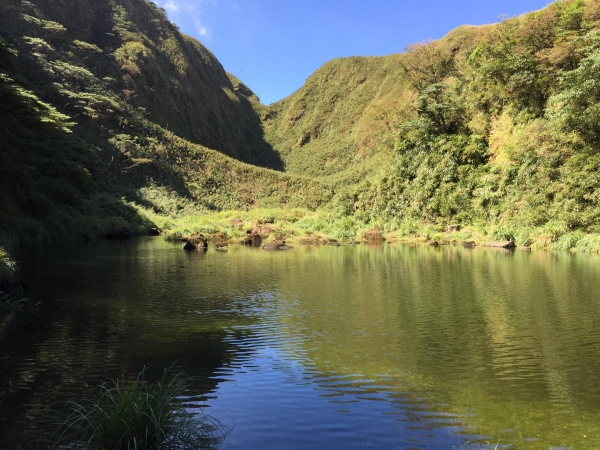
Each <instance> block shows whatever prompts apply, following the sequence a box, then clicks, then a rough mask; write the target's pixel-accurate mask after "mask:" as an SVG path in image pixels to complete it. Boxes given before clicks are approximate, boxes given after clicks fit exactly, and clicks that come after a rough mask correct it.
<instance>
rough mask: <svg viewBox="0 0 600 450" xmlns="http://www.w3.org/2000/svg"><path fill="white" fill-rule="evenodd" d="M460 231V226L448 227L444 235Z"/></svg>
mask: <svg viewBox="0 0 600 450" xmlns="http://www.w3.org/2000/svg"><path fill="white" fill-rule="evenodd" d="M460 230H462V226H461V225H448V228H446V233H453V232H454V231H460Z"/></svg>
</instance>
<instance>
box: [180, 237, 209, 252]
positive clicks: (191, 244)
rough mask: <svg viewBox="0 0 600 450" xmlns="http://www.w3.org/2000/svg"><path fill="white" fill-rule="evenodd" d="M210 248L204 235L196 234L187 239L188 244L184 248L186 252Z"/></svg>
mask: <svg viewBox="0 0 600 450" xmlns="http://www.w3.org/2000/svg"><path fill="white" fill-rule="evenodd" d="M206 248H208V240H207V239H206V238H205V237H204V235H203V234H194V235H192V236H191V237H189V238H188V239H187V242H186V243H185V245H184V246H183V249H184V250H188V251H189V250H197V249H206Z"/></svg>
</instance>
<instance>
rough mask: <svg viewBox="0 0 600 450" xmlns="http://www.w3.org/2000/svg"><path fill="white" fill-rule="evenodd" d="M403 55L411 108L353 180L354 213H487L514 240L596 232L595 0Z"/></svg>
mask: <svg viewBox="0 0 600 450" xmlns="http://www.w3.org/2000/svg"><path fill="white" fill-rule="evenodd" d="M407 56H408V57H410V58H412V59H413V61H414V62H413V63H412V64H411V65H410V67H409V69H410V70H409V71H408V72H407V76H408V77H409V80H410V83H411V86H412V90H413V91H414V92H415V100H414V102H413V105H412V107H413V111H414V114H415V116H414V119H413V120H405V121H401V122H400V123H399V124H398V126H397V131H396V137H397V141H396V146H395V149H396V156H395V158H394V161H393V164H392V165H391V167H389V168H388V169H387V170H386V171H385V172H384V173H382V174H381V176H380V177H378V178H377V179H376V180H367V181H365V182H363V183H362V184H361V185H360V186H359V187H357V188H355V192H356V196H355V200H356V201H355V202H354V203H353V204H352V205H351V208H353V209H354V210H355V211H356V214H357V216H358V217H361V220H364V221H366V222H368V221H370V220H380V221H392V222H395V223H400V222H406V221H411V220H420V221H425V222H429V223H438V224H444V223H446V224H447V223H449V222H455V221H460V222H462V223H467V224H473V223H480V224H488V225H489V226H492V227H493V230H495V231H493V234H494V236H495V237H497V238H502V239H508V238H510V239H514V240H515V241H516V242H518V243H520V244H523V245H527V244H530V243H532V242H546V243H551V242H555V241H558V242H559V243H560V242H561V241H560V239H562V238H561V236H563V235H565V233H569V232H573V231H578V232H581V231H583V232H588V233H599V232H600V227H599V226H598V223H599V221H600V197H599V195H598V193H599V191H598V185H599V184H598V181H599V180H598V173H600V158H599V156H598V155H599V150H600V147H599V143H600V127H599V125H598V124H599V123H600V115H599V110H600V108H599V106H598V105H600V89H599V87H598V86H599V85H598V73H600V72H599V68H600V2H599V1H597V0H588V1H586V0H564V1H558V2H555V3H553V4H551V5H550V6H548V7H547V8H544V9H543V10H540V11H536V12H532V13H529V14H526V15H524V16H521V17H516V18H512V19H508V20H505V21H503V22H502V23H500V24H498V25H495V26H490V27H488V28H487V29H486V30H485V35H484V37H483V39H482V40H481V41H480V42H479V44H478V45H477V46H476V47H474V48H472V49H471V50H470V51H469V52H467V53H465V54H463V55H461V54H460V53H457V54H453V53H445V52H444V51H438V50H437V49H436V48H435V47H434V46H432V45H430V46H420V47H419V46H418V47H415V48H414V49H412V51H411V52H409V54H408V55H407ZM567 236H568V235H567ZM583 237H584V236H583V234H581V233H580V234H577V235H576V236H575V237H572V236H568V238H565V239H567V240H568V242H567V240H566V241H565V242H562V244H560V246H561V248H567V249H568V248H571V246H575V245H576V244H577V242H578V241H579V240H580V239H582V238H583ZM569 239H571V240H569ZM588 243H589V242H588ZM590 245H591V246H592V247H593V248H594V249H596V250H598V249H600V246H599V243H598V242H597V241H594V243H593V245H592V244H590Z"/></svg>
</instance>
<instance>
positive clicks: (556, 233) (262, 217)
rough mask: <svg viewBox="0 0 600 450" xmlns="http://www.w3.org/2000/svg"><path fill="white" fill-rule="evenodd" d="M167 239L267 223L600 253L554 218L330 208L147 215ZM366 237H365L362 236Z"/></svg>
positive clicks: (599, 242) (275, 235)
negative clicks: (417, 215)
mask: <svg viewBox="0 0 600 450" xmlns="http://www.w3.org/2000/svg"><path fill="white" fill-rule="evenodd" d="M140 214H142V215H147V218H148V220H149V221H152V222H153V223H156V224H157V225H158V226H159V227H160V229H161V230H162V231H163V235H164V236H165V238H166V239H168V240H174V241H175V240H180V239H184V238H186V237H189V236H192V235H195V234H203V235H205V236H208V237H211V236H214V235H215V234H217V233H219V237H222V236H223V234H222V233H225V235H226V239H227V240H229V241H230V242H238V241H241V240H242V239H243V238H244V237H245V236H246V234H247V232H248V231H250V230H252V229H257V228H258V227H261V229H262V230H265V229H267V234H268V237H267V240H285V241H286V242H289V243H296V244H327V243H335V242H338V243H348V242H363V241H365V234H366V233H367V232H369V231H370V230H372V229H374V228H378V229H379V230H381V234H382V235H383V236H384V237H385V240H386V241H387V242H391V243H394V242H401V243H407V244H408V243H410V244H414V243H421V244H434V245H435V244H439V245H448V244H460V243H462V242H466V241H468V242H472V243H474V244H475V245H477V246H483V245H485V244H487V243H489V242H495V241H512V242H513V243H514V244H515V246H517V247H521V248H531V249H543V250H554V251H570V252H591V253H600V235H598V234H586V233H583V232H581V231H575V232H573V231H569V230H568V229H567V228H566V227H561V226H560V225H559V224H552V223H550V224H546V225H544V226H541V227H530V228H523V227H521V228H519V227H511V226H507V225H502V224H485V223H480V224H469V225H463V226H462V227H461V229H460V230H459V231H452V232H448V231H447V230H448V226H449V225H450V223H445V222H439V223H426V222H423V221H419V220H416V219H406V220H404V221H388V222H384V221H376V220H374V221H368V222H364V221H361V220H359V219H358V218H356V217H354V216H346V215H344V214H343V213H341V212H336V211H335V210H334V211H310V210H308V209H302V208H294V209H253V210H249V211H236V210H232V211H222V212H211V213H207V214H202V215H190V216H185V217H181V218H179V219H173V218H166V217H162V216H156V215H153V214H151V213H149V212H147V211H141V212H140ZM367 240H368V239H367Z"/></svg>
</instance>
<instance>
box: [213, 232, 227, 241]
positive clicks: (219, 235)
mask: <svg viewBox="0 0 600 450" xmlns="http://www.w3.org/2000/svg"><path fill="white" fill-rule="evenodd" d="M212 240H213V242H214V243H220V242H226V241H228V240H229V236H227V233H225V232H223V231H218V232H216V233H215V234H213V236H212Z"/></svg>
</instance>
